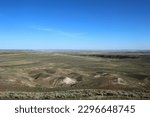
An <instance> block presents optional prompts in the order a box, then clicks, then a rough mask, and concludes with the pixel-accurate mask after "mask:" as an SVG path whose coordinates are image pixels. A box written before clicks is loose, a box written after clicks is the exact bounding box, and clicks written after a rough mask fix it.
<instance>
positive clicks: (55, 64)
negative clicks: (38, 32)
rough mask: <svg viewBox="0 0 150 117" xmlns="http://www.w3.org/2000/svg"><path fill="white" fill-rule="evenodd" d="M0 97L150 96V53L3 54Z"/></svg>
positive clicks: (0, 68)
mask: <svg viewBox="0 0 150 117" xmlns="http://www.w3.org/2000/svg"><path fill="white" fill-rule="evenodd" d="M0 99H150V54H149V52H147V53H140V52H139V53H137V52H136V53H127V52H124V53H114V52H113V53H98V52H97V53H94V54H93V53H92V52H87V53H83V52H78V53H77V52H76V53H69V52H66V53H64V52H61V53H58V52H55V53H54V52H51V53H44V52H33V51H31V52H30V51H28V52H22V51H17V52H0Z"/></svg>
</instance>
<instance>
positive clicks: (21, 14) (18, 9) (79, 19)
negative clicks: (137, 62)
mask: <svg viewBox="0 0 150 117" xmlns="http://www.w3.org/2000/svg"><path fill="white" fill-rule="evenodd" d="M0 49H88V50H89V49H92V50H97V49H98V50H110V49H113V50H120V49H140V50H146V49H147V50H148V49H150V0H0Z"/></svg>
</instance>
